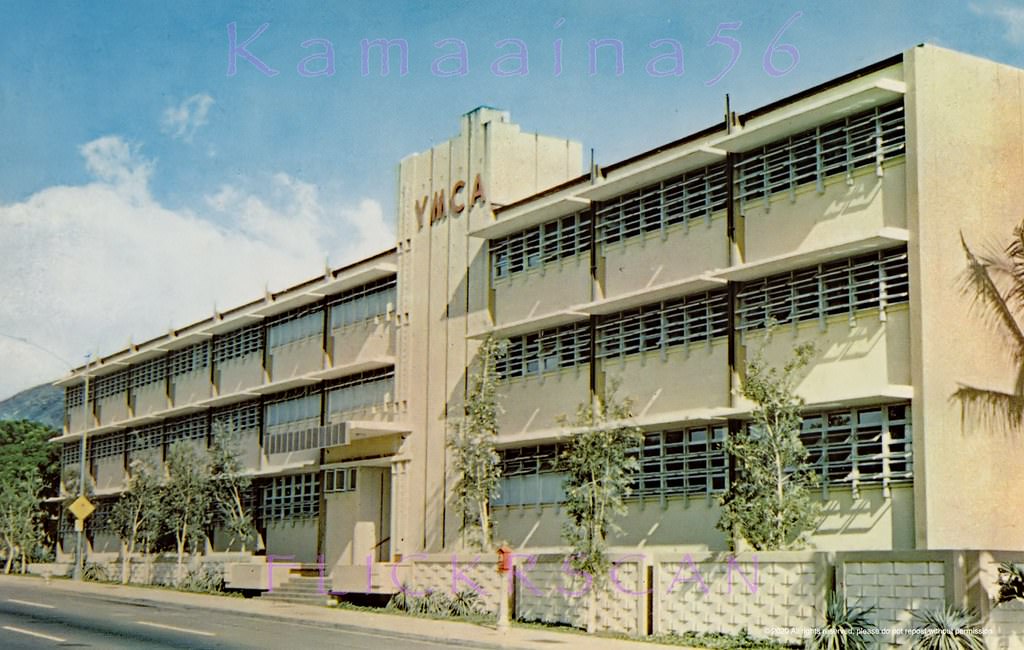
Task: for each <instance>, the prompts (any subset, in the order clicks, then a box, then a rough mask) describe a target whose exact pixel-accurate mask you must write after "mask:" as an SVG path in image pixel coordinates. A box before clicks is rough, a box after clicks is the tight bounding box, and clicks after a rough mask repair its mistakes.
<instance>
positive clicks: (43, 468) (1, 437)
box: [0, 420, 60, 496]
mask: <svg viewBox="0 0 1024 650" xmlns="http://www.w3.org/2000/svg"><path fill="white" fill-rule="evenodd" d="M56 435H57V432H56V431H55V430H53V429H51V428H50V427H48V426H46V425H45V424H40V423H38V422H31V421H29V420H13V421H0V483H9V482H11V481H14V480H17V479H20V478H26V477H28V476H38V477H39V478H40V481H41V483H42V489H43V491H44V493H45V494H47V495H54V496H55V495H56V490H57V479H58V478H59V477H60V445H57V444H54V443H52V442H50V438H52V437H54V436H56Z"/></svg>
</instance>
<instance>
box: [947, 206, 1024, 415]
mask: <svg viewBox="0 0 1024 650" xmlns="http://www.w3.org/2000/svg"><path fill="white" fill-rule="evenodd" d="M960 243H961V244H962V245H963V249H964V253H965V254H966V255H967V269H966V270H965V272H964V275H963V279H962V287H961V290H962V292H963V293H964V294H967V295H970V296H971V297H972V299H973V301H974V306H975V307H978V308H980V309H981V310H982V312H983V316H985V317H986V320H987V321H988V322H987V324H988V325H989V327H990V328H991V329H992V330H993V332H995V333H996V334H998V335H999V336H1000V337H1002V339H1003V341H1004V344H1005V345H1004V352H1005V353H1007V354H1009V355H1010V358H1011V359H1012V360H1013V362H1014V363H1015V364H1016V367H1017V376H1016V379H1015V382H1014V386H1013V389H1012V390H1010V391H1006V390H998V389H993V388H989V387H982V386H972V385H961V386H960V388H959V389H957V391H956V392H955V393H953V397H954V399H956V400H958V401H959V402H960V404H961V408H962V409H963V411H964V416H965V417H966V416H971V417H977V418H980V419H981V420H982V421H983V422H986V423H987V424H988V425H989V426H991V427H993V428H995V429H1000V430H1003V431H1006V432H1011V433H1012V432H1019V431H1020V429H1021V426H1024V326H1022V322H1021V317H1022V314H1024V224H1021V225H1019V226H1017V227H1016V228H1015V229H1014V231H1013V238H1012V240H1011V241H1010V244H1009V245H1008V246H1007V247H1006V249H1005V251H1003V253H1002V254H995V255H988V256H981V255H977V254H975V253H974V252H973V251H972V250H971V249H970V247H968V246H967V241H966V240H965V239H964V236H963V233H960Z"/></svg>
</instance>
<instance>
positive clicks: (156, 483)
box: [109, 459, 166, 584]
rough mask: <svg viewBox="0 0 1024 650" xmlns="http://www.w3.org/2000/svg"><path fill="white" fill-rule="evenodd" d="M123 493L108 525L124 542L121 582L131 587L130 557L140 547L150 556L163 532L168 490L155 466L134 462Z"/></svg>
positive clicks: (113, 509)
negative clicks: (166, 491) (129, 583)
mask: <svg viewBox="0 0 1024 650" xmlns="http://www.w3.org/2000/svg"><path fill="white" fill-rule="evenodd" d="M130 474H131V475H130V477H129V478H128V482H127V484H126V485H125V489H124V491H123V492H122V493H121V495H120V496H119V497H118V499H117V501H116V502H115V503H114V506H113V508H112V509H111V511H110V519H109V524H110V527H111V529H112V530H113V532H114V534H116V535H117V537H118V539H119V540H121V582H122V583H124V584H128V580H129V577H130V575H129V574H130V571H131V556H132V554H133V553H134V552H135V549H136V548H137V547H138V546H141V547H142V549H143V552H144V553H146V554H149V552H150V551H151V550H152V548H153V545H154V544H155V543H156V541H157V539H159V537H160V534H161V532H162V531H163V529H164V516H165V511H166V508H165V504H166V500H165V490H164V486H163V481H162V478H163V477H162V476H161V474H160V472H159V471H158V470H157V469H156V468H155V467H153V465H152V464H150V463H148V462H146V461H143V460H140V459H136V460H134V461H132V464H131V471H130Z"/></svg>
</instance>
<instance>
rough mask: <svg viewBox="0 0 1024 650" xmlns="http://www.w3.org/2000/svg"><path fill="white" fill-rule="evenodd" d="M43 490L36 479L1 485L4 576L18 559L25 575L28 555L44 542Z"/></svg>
mask: <svg viewBox="0 0 1024 650" xmlns="http://www.w3.org/2000/svg"><path fill="white" fill-rule="evenodd" d="M42 489H43V485H42V481H41V479H40V478H39V477H38V476H28V477H25V476H23V477H19V478H17V479H15V480H12V481H7V482H3V483H0V539H2V540H3V544H4V546H5V547H6V549H7V561H6V563H5V564H4V573H10V572H11V568H12V567H13V566H14V561H15V560H16V559H19V560H20V567H21V572H22V573H25V570H26V567H27V565H28V558H29V556H31V555H32V553H33V551H34V550H35V549H36V547H37V546H40V545H41V544H42V543H43V539H44V535H43V528H42V517H43V512H42V510H41V508H40V493H41V492H42Z"/></svg>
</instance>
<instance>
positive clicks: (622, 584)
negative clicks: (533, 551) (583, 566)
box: [514, 554, 647, 635]
mask: <svg viewBox="0 0 1024 650" xmlns="http://www.w3.org/2000/svg"><path fill="white" fill-rule="evenodd" d="M620 558H621V559H620V560H618V561H615V562H614V564H613V565H612V568H611V569H610V570H609V575H608V576H605V577H604V578H605V579H604V580H601V581H596V582H597V585H595V584H594V582H589V584H588V580H587V579H586V578H585V577H583V576H581V575H578V574H576V573H575V571H574V570H573V569H572V567H571V565H569V564H567V561H566V556H564V555H554V554H552V555H541V556H537V559H536V562H531V561H529V560H527V561H526V562H522V563H520V565H519V566H518V567H517V571H516V576H515V577H516V582H515V610H514V611H515V614H516V618H518V619H519V620H524V621H542V622H545V623H558V624H563V625H571V626H572V627H577V628H586V627H587V614H588V611H587V608H588V606H589V602H590V594H589V593H588V592H589V590H590V589H597V590H598V591H597V629H598V630H602V631H610V632H624V633H626V634H632V635H642V634H645V633H646V625H645V624H644V621H646V612H647V598H646V594H645V593H644V592H645V591H646V588H645V574H646V565H647V560H646V558H645V557H644V556H640V555H635V556H629V557H621V556H620ZM612 559H613V560H615V559H616V556H615V554H612Z"/></svg>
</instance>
